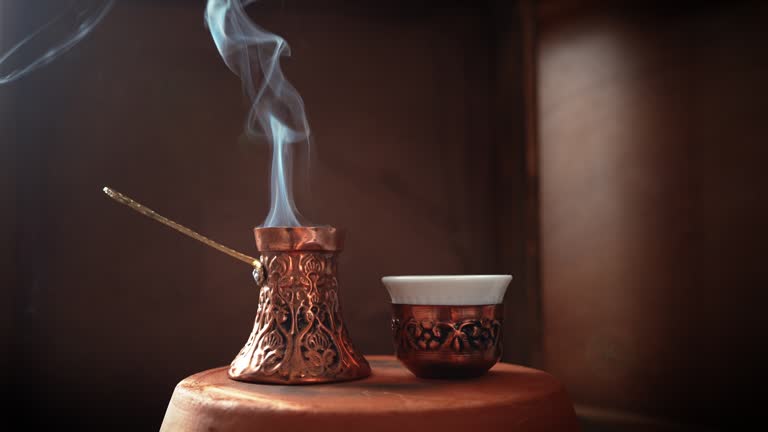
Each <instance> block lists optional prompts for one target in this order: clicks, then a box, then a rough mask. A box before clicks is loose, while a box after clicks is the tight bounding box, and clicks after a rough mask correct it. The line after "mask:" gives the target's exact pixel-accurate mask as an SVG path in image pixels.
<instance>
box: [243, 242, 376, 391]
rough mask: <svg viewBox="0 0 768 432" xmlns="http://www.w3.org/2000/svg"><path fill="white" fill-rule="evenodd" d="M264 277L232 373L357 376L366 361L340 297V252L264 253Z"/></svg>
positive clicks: (288, 377)
mask: <svg viewBox="0 0 768 432" xmlns="http://www.w3.org/2000/svg"><path fill="white" fill-rule="evenodd" d="M261 262H262V263H263V264H264V267H265V269H266V273H267V274H266V280H265V281H264V283H263V285H262V286H261V287H260V291H259V305H258V309H257V311H256V319H255V323H254V327H253V332H252V333H251V335H250V337H249V338H248V341H247V342H246V344H245V346H244V347H243V349H242V350H241V351H240V353H239V354H238V355H237V357H236V358H235V360H234V361H233V362H232V365H231V367H230V371H229V374H230V376H231V377H232V378H234V379H239V380H243V381H272V382H288V383H292V382H317V381H334V380H343V379H352V378H359V377H360V376H365V375H367V372H366V373H365V375H360V373H361V371H367V370H368V365H367V363H366V361H365V359H363V358H362V356H361V355H359V354H357V353H356V352H355V351H354V349H352V345H351V342H350V341H349V337H348V335H347V331H346V328H345V327H344V324H343V321H342V316H341V308H340V304H339V301H338V281H337V279H336V254H335V253H332V252H323V251H293V252H276V253H264V254H262V256H261Z"/></svg>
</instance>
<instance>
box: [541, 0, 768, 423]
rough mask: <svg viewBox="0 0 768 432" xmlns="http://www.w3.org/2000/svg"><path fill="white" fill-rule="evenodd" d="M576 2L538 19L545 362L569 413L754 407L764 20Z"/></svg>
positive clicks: (678, 413) (767, 61) (750, 9)
mask: <svg viewBox="0 0 768 432" xmlns="http://www.w3.org/2000/svg"><path fill="white" fill-rule="evenodd" d="M555 3H556V2H555ZM571 3H573V2H571ZM586 3H587V6H586V7H572V6H569V7H565V8H557V7H554V8H553V7H548V8H544V9H543V10H545V11H549V12H547V13H545V14H544V15H543V16H540V17H539V22H538V38H539V39H538V46H537V49H538V51H539V57H538V64H537V67H538V75H537V78H538V85H537V91H538V105H539V106H538V122H539V127H540V129H539V135H538V141H539V150H540V162H539V168H540V180H541V196H540V198H541V207H540V211H541V231H540V233H541V251H542V255H541V268H542V285H541V293H542V305H543V306H542V307H543V310H542V316H543V324H542V331H543V333H542V334H543V357H542V359H541V366H543V367H545V368H546V369H548V370H549V371H551V372H553V373H555V374H556V375H557V376H559V377H560V378H562V379H563V380H564V381H565V382H566V385H567V387H568V389H569V390H570V391H571V392H572V394H573V395H574V396H575V398H576V400H577V401H578V402H579V403H582V404H588V405H593V406H599V407H607V408H613V409H619V410H626V411H630V412H634V413H642V414H645V415H650V416H652V417H654V418H657V419H670V420H671V421H677V422H685V423H690V424H704V425H715V426H717V425H720V426H721V425H723V424H725V422H728V421H730V420H731V419H732V416H736V415H738V416H743V415H750V414H756V413H753V412H749V410H748V409H747V407H749V406H751V404H750V403H749V401H750V398H749V397H748V395H747V393H744V392H750V393H751V391H752V386H753V385H756V384H753V381H754V380H755V379H756V378H757V376H758V375H761V374H762V373H761V369H762V365H763V364H764V361H765V356H764V355H762V353H761V351H763V350H762V348H761V347H760V345H761V344H760V343H759V342H758V341H759V340H761V339H762V337H763V331H764V329H765V325H764V319H763V318H762V316H763V315H764V313H765V312H764V309H765V306H764V304H763V302H761V298H762V297H763V295H762V289H763V287H765V286H766V282H768V280H767V278H766V272H765V270H764V269H765V265H764V264H763V263H762V255H763V253H762V251H763V249H764V245H765V243H766V240H768V238H767V237H766V226H765V220H766V217H767V216H768V208H767V206H766V199H765V197H766V195H765V192H764V187H765V185H766V184H767V182H768V175H767V174H766V173H767V172H768V170H766V165H765V164H766V160H768V159H766V156H768V153H767V151H766V146H765V143H766V141H767V140H768V123H766V122H765V119H764V113H765V109H764V108H765V106H766V101H767V100H768V86H766V84H765V76H768V55H766V53H768V51H766V50H765V46H764V43H765V38H764V30H765V26H766V23H768V9H766V8H765V6H764V5H762V4H760V3H757V2H754V3H748V2H722V3H712V2H686V3H684V4H681V5H675V7H671V6H670V5H667V4H666V3H661V2H658V3H651V4H642V5H640V4H639V3H637V5H636V6H625V7H618V6H616V5H615V4H614V5H613V6H611V7H606V6H605V5H604V4H603V5H601V6H594V5H593V6H590V5H589V3H590V2H586ZM549 6H551V5H549ZM553 11H554V12H553ZM737 413H738V414H737Z"/></svg>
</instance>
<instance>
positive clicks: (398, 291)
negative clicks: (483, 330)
mask: <svg viewBox="0 0 768 432" xmlns="http://www.w3.org/2000/svg"><path fill="white" fill-rule="evenodd" d="M511 280H512V275H508V274H483V275H466V274H465V275H414V276H384V277H382V278H381V282H382V283H383V284H384V286H385V287H386V288H387V291H388V292H389V295H390V297H391V299H392V303H393V304H419V305H486V304H499V303H502V302H503V300H504V294H505V292H506V290H507V286H508V285H509V282H510V281H511Z"/></svg>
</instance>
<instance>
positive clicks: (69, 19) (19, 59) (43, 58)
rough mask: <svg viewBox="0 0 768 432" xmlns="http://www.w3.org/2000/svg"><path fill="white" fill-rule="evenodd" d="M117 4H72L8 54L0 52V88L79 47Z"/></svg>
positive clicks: (90, 2) (81, 2) (111, 1)
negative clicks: (79, 43)
mask: <svg viewBox="0 0 768 432" xmlns="http://www.w3.org/2000/svg"><path fill="white" fill-rule="evenodd" d="M114 3H115V2H114V0H107V1H105V2H93V1H85V2H83V1H76V2H71V4H70V6H68V7H67V10H66V11H64V12H63V13H62V14H60V15H58V16H56V17H55V18H53V19H52V20H50V21H48V22H47V23H46V24H43V25H42V26H40V27H39V28H38V29H36V30H35V31H33V32H32V33H31V34H29V35H28V36H26V37H25V38H24V39H22V40H21V41H19V42H18V43H16V44H15V45H14V46H12V47H11V48H10V49H8V50H7V51H3V52H0V85H3V84H8V83H10V82H13V81H15V80H17V79H19V78H22V77H23V76H25V75H26V74H28V73H30V72H32V71H34V70H35V69H37V68H39V67H42V66H45V65H47V64H48V63H50V62H52V61H54V60H56V58H58V57H59V56H60V55H62V54H64V53H65V52H67V51H68V50H69V49H70V48H72V47H73V46H75V45H77V43H78V42H80V41H81V40H82V39H83V38H84V37H86V36H87V35H88V33H90V32H91V30H93V28H94V27H96V25H97V24H98V23H99V22H100V21H101V20H102V18H104V16H105V15H107V13H108V12H109V11H110V9H112V6H113V5H114ZM62 32H64V33H63V34H62Z"/></svg>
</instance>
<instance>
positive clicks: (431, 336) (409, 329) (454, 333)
mask: <svg viewBox="0 0 768 432" xmlns="http://www.w3.org/2000/svg"><path fill="white" fill-rule="evenodd" d="M392 331H393V333H394V336H395V342H396V343H397V344H398V345H399V346H400V347H402V348H406V349H408V350H414V351H446V350H448V351H452V352H455V353H467V354H468V353H473V352H484V351H486V350H489V349H493V348H496V347H497V346H498V345H499V343H500V339H501V323H500V322H499V321H498V320H494V319H488V318H482V319H464V320H460V321H434V320H428V319H424V320H417V319H415V318H413V317H411V318H409V319H407V320H406V321H405V322H404V323H401V322H400V320H399V319H393V320H392Z"/></svg>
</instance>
